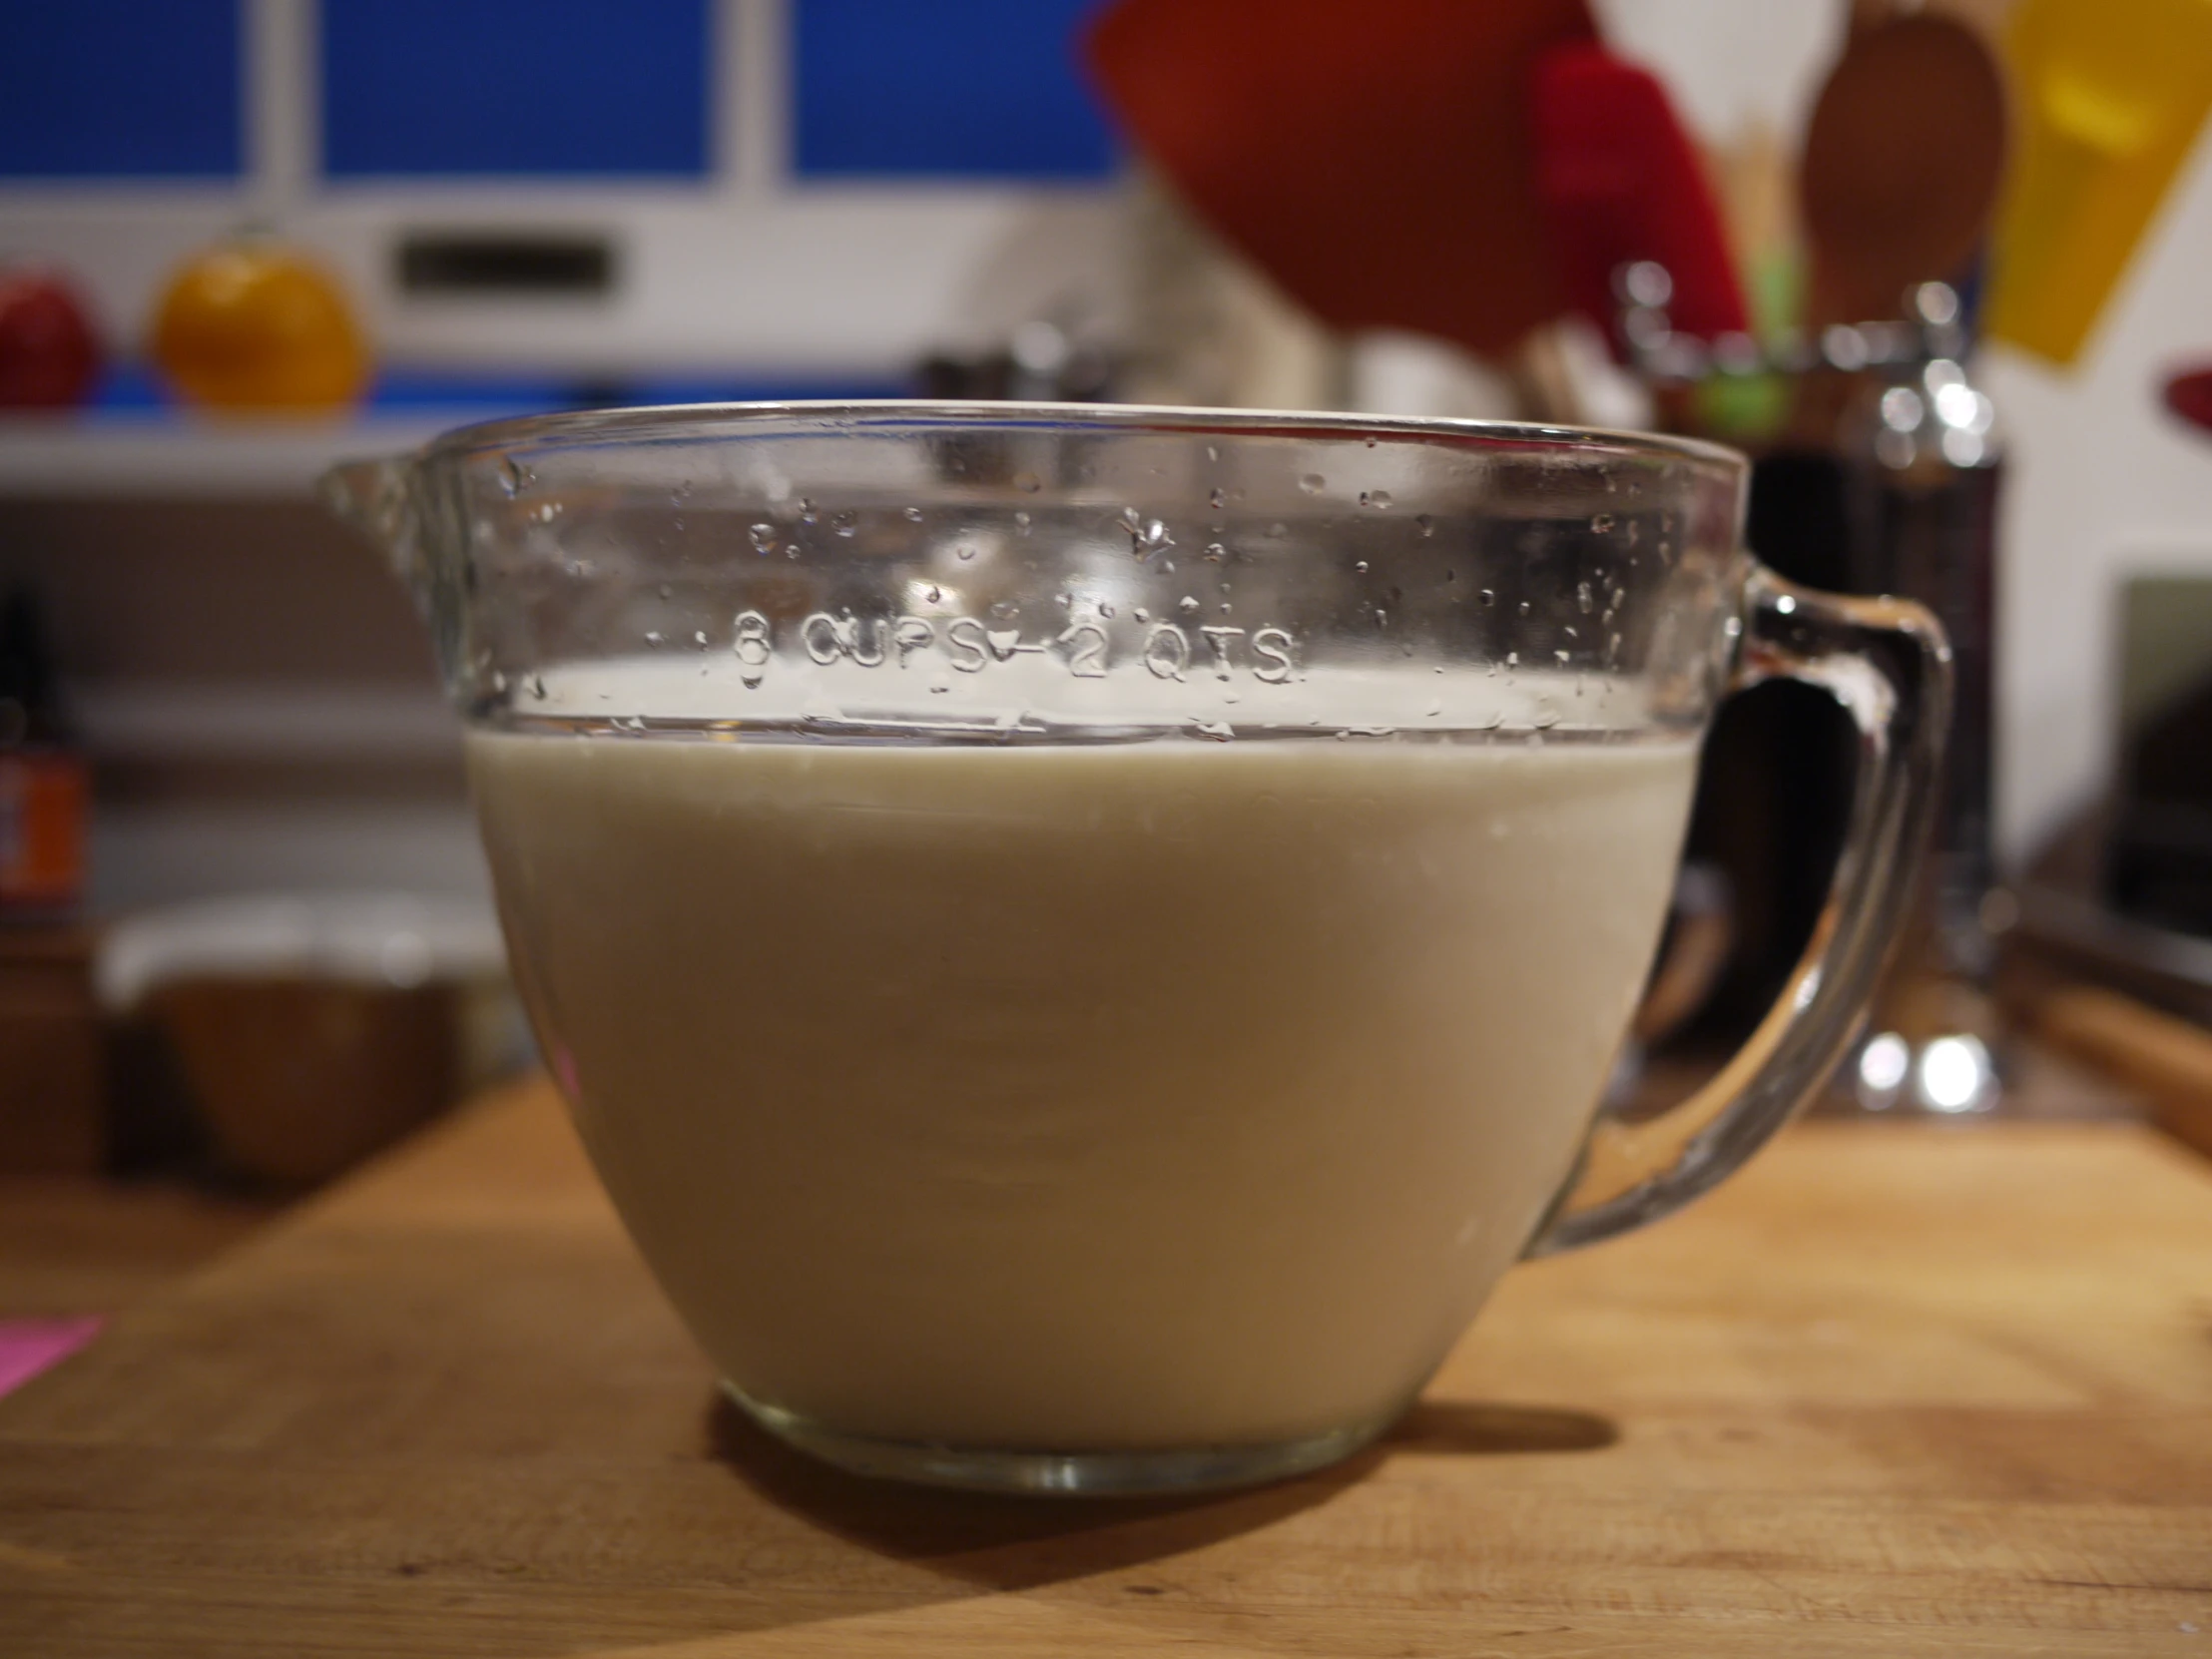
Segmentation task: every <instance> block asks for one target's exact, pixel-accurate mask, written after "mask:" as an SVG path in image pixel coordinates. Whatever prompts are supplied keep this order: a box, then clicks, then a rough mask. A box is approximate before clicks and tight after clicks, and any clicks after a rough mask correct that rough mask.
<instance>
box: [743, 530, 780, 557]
mask: <svg viewBox="0 0 2212 1659" xmlns="http://www.w3.org/2000/svg"><path fill="white" fill-rule="evenodd" d="M746 536H747V537H748V539H750V540H751V541H752V543H753V551H754V552H756V553H773V552H775V551H776V526H775V525H773V524H755V525H753V526H751V527H750V528H748V529H747V531H746Z"/></svg>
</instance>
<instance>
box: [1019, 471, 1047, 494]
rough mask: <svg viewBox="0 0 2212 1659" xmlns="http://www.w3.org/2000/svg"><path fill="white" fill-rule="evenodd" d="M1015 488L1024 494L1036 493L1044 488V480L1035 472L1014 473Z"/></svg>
mask: <svg viewBox="0 0 2212 1659" xmlns="http://www.w3.org/2000/svg"><path fill="white" fill-rule="evenodd" d="M1014 488H1016V489H1017V490H1019V491H1021V493H1022V494H1024V495H1035V494H1036V493H1037V491H1039V490H1041V489H1043V488H1044V480H1043V479H1042V478H1039V477H1038V476H1037V475H1036V474H1035V473H1034V472H1017V473H1015V474H1014Z"/></svg>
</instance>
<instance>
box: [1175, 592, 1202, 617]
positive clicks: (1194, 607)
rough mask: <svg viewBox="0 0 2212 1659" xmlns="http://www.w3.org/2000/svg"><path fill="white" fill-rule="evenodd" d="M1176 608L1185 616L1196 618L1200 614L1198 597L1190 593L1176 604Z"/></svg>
mask: <svg viewBox="0 0 2212 1659" xmlns="http://www.w3.org/2000/svg"><path fill="white" fill-rule="evenodd" d="M1175 608H1176V609H1177V610H1179V611H1181V612H1182V613H1183V614H1184V615H1185V616H1196V615H1197V614H1198V596H1197V595H1196V594H1190V593H1187V594H1185V595H1184V596H1183V597H1182V598H1181V599H1178V600H1177V601H1176V602H1175Z"/></svg>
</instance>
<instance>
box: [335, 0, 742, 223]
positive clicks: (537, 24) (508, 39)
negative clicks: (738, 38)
mask: <svg viewBox="0 0 2212 1659" xmlns="http://www.w3.org/2000/svg"><path fill="white" fill-rule="evenodd" d="M709 11H710V8H709V5H708V3H707V0H644V3H640V0H322V5H321V33H322V158H323V171H324V172H325V173H326V174H328V175H329V176H330V177H331V178H333V179H375V178H386V179H390V178H398V179H419V178H425V177H432V176H438V175H457V176H463V177H486V176H493V177H499V176H510V177H511V176H518V175H519V176H535V177H553V178H594V177H607V176H628V177H663V178H670V177H673V178H693V179H696V178H700V177H703V176H705V175H706V174H707V173H708V172H710V171H711V169H712V166H713V155H712V146H711V142H710V139H709V133H710V130H711V115H710V106H711V102H712V96H711V85H712V77H713V70H714V64H715V54H714V46H713V41H712V38H711V36H710V33H709V28H710V17H709Z"/></svg>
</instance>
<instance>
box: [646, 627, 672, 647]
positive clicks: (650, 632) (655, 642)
mask: <svg viewBox="0 0 2212 1659" xmlns="http://www.w3.org/2000/svg"><path fill="white" fill-rule="evenodd" d="M666 637H667V636H666V635H664V634H663V633H662V632H661V631H660V630H659V629H658V628H648V629H647V630H646V631H645V643H646V644H647V645H650V646H652V647H653V648H654V649H655V650H656V651H658V650H659V649H660V647H661V642H662V640H663V639H665V638H666Z"/></svg>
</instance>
